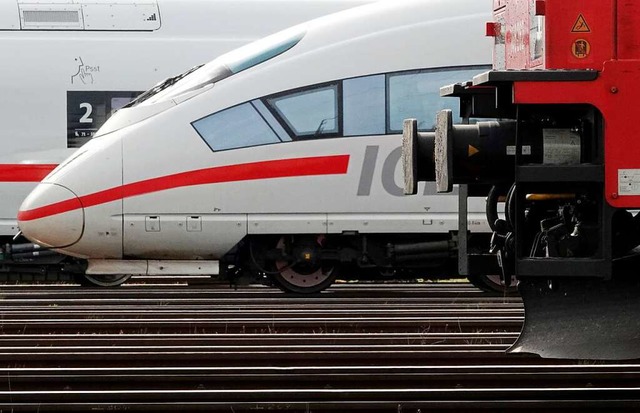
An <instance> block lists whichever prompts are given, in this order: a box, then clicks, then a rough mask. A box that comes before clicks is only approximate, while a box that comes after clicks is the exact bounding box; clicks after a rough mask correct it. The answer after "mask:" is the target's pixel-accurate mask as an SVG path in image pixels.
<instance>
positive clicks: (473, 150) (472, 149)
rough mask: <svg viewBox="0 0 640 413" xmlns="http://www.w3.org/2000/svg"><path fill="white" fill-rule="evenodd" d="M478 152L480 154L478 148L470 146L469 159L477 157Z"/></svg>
mask: <svg viewBox="0 0 640 413" xmlns="http://www.w3.org/2000/svg"><path fill="white" fill-rule="evenodd" d="M478 152H480V150H479V149H478V148H476V147H475V146H472V145H469V158H471V157H472V156H473V155H475V154H476V153H478Z"/></svg>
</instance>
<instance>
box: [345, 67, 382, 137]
mask: <svg viewBox="0 0 640 413" xmlns="http://www.w3.org/2000/svg"><path fill="white" fill-rule="evenodd" d="M342 102H343V103H342V107H343V119H344V136H357V135H383V134H384V133H385V77H384V75H375V76H366V77H359V78H355V79H347V80H345V81H343V82H342Z"/></svg>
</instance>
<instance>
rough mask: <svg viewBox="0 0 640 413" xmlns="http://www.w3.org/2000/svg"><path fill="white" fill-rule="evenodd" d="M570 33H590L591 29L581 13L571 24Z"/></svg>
mask: <svg viewBox="0 0 640 413" xmlns="http://www.w3.org/2000/svg"><path fill="white" fill-rule="evenodd" d="M571 33H591V29H590V28H589V25H588V24H587V21H586V20H585V18H584V16H583V15H582V14H581V15H580V16H578V20H576V22H575V23H574V24H573V29H571Z"/></svg>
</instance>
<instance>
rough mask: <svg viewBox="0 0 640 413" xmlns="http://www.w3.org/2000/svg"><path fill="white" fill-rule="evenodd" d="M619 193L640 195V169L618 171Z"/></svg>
mask: <svg viewBox="0 0 640 413" xmlns="http://www.w3.org/2000/svg"><path fill="white" fill-rule="evenodd" d="M618 193H619V194H620V195H640V169H618Z"/></svg>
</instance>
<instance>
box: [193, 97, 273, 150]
mask: <svg viewBox="0 0 640 413" xmlns="http://www.w3.org/2000/svg"><path fill="white" fill-rule="evenodd" d="M193 127H194V128H195V129H196V130H197V131H198V133H199V134H200V136H202V138H203V139H204V140H205V141H206V142H207V144H208V145H209V146H210V147H211V149H213V150H214V151H222V150H226V149H236V148H244V147H247V146H258V145H266V144H269V143H276V142H280V139H279V138H278V136H277V135H276V133H275V132H274V131H273V129H272V128H270V127H269V125H268V124H267V122H266V121H265V120H264V119H263V118H262V116H260V114H259V113H258V111H257V110H256V109H255V107H254V106H253V105H252V104H251V103H244V104H242V105H239V106H235V107H232V108H229V109H225V110H223V111H221V112H218V113H215V114H213V115H209V116H207V117H206V118H203V119H200V120H197V121H195V122H193Z"/></svg>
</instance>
